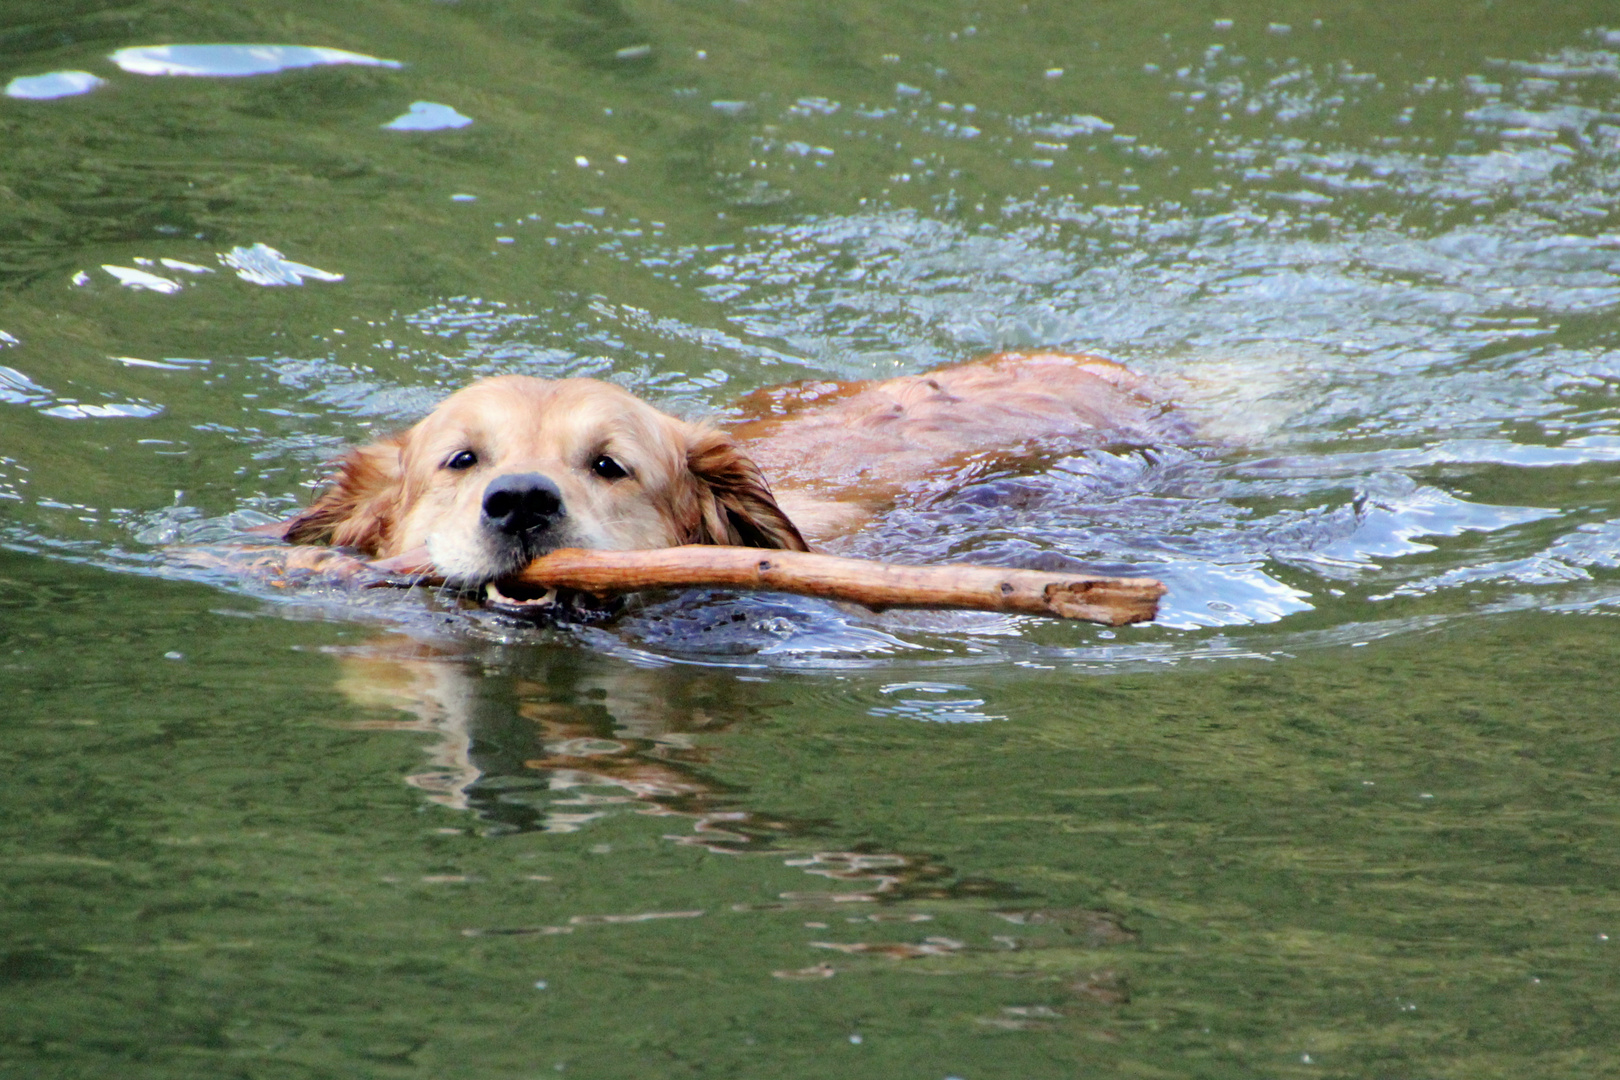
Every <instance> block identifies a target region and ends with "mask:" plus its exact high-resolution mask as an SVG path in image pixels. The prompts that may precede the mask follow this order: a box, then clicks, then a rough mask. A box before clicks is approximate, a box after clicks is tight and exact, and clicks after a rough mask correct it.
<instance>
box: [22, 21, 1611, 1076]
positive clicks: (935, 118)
mask: <svg viewBox="0 0 1620 1080" xmlns="http://www.w3.org/2000/svg"><path fill="white" fill-rule="evenodd" d="M24 7H25V8H29V5H28V4H27V3H25V4H24ZM32 7H33V8H37V10H32V9H31V8H30V10H28V11H27V12H26V17H25V18H22V19H17V20H13V24H14V27H15V28H14V29H11V30H0V79H3V80H6V81H7V85H8V86H9V85H19V84H17V83H15V82H13V80H35V79H39V78H42V77H44V78H58V77H60V76H63V75H68V74H89V75H92V76H93V77H94V78H96V79H101V80H105V85H99V86H98V85H96V84H91V83H85V82H84V81H83V80H79V81H78V82H77V83H75V85H84V86H91V87H93V88H94V91H95V92H94V93H82V94H75V95H69V96H62V97H54V96H48V95H35V94H29V95H25V96H21V97H19V96H17V95H12V96H10V97H7V98H4V99H0V101H3V104H0V126H3V131H4V139H5V142H6V145H7V148H8V149H7V153H6V156H5V159H4V160H3V161H0V221H3V223H4V224H3V229H0V604H4V605H5V615H4V618H3V622H0V689H3V691H4V693H5V695H6V697H7V698H8V700H10V701H12V702H13V705H12V707H11V708H10V709H9V710H7V711H6V713H5V716H6V719H5V721H4V722H5V723H6V724H7V730H8V734H9V736H10V746H11V775H12V782H11V783H10V784H8V785H6V788H5V791H6V795H5V797H6V798H7V799H8V800H10V801H11V804H12V805H11V807H10V813H8V814H7V815H6V820H8V821H10V822H12V823H13V824H12V826H11V827H10V828H9V829H7V830H5V838H6V839H5V842H6V845H7V849H8V857H7V859H6V860H5V862H6V865H7V866H8V867H9V869H8V870H7V871H6V889H7V895H8V902H7V903H6V904H5V905H4V910H5V911H6V912H7V914H6V915H5V916H4V919H5V921H6V924H7V938H6V940H7V945H6V946H5V948H6V950H7V951H6V953H5V956H4V958H3V959H0V972H3V973H4V978H5V980H6V982H5V989H4V990H0V993H4V994H6V995H7V998H8V1001H7V1005H6V1008H5V1010H4V1015H5V1017H6V1020H5V1021H4V1022H3V1023H0V1030H3V1031H4V1032H5V1041H4V1043H3V1044H0V1045H3V1049H0V1062H4V1064H5V1068H6V1069H7V1070H10V1071H15V1072H17V1073H18V1075H57V1076H92V1075H95V1076H102V1075H107V1074H108V1073H110V1072H115V1073H118V1074H119V1075H130V1076H153V1077H169V1076H189V1075H199V1076H204V1075H206V1076H218V1075H221V1074H230V1073H241V1074H242V1075H252V1076H280V1075H288V1076H292V1075H301V1076H309V1075H316V1076H326V1075H331V1076H345V1077H350V1076H394V1075H424V1076H426V1075H431V1076H451V1075H465V1076H476V1077H485V1076H508V1075H511V1076H533V1075H536V1074H537V1073H542V1072H544V1073H550V1072H553V1071H556V1070H561V1071H562V1072H563V1073H564V1074H565V1075H567V1074H583V1075H587V1076H630V1075H658V1076H662V1075H671V1076H673V1075H687V1074H699V1075H701V1074H712V1075H739V1076H741V1075H764V1074H770V1075H784V1076H820V1075H828V1076H834V1075H836V1076H841V1077H842V1076H861V1075H871V1076H885V1077H887V1076H900V1075H906V1076H912V1075H914V1076H923V1077H929V1076H933V1077H944V1076H960V1077H963V1078H964V1080H966V1078H979V1077H1037V1076H1038V1077H1045V1076H1052V1077H1068V1076H1073V1075H1079V1074H1082V1073H1090V1072H1096V1073H1100V1074H1103V1075H1114V1074H1120V1075H1124V1074H1140V1073H1142V1072H1154V1073H1161V1074H1168V1075H1178V1076H1179V1075H1198V1076H1203V1075H1211V1076H1227V1075H1230V1076H1243V1077H1249V1076H1255V1075H1262V1076H1272V1075H1296V1074H1297V1075H1337V1076H1368V1075H1390V1076H1407V1075H1411V1076H1419V1075H1421V1076H1442V1075H1443V1076H1459V1077H1460V1076H1468V1077H1477V1076H1482V1075H1486V1076H1488V1075H1503V1076H1510V1075H1549V1076H1563V1075H1568V1076H1582V1077H1585V1076H1594V1075H1607V1074H1608V1073H1611V1072H1614V1071H1616V1069H1617V1068H1620V1065H1617V1061H1616V1058H1615V1056H1614V1054H1613V1052H1612V1049H1611V1047H1612V1044H1613V1043H1614V1042H1615V1032H1614V1031H1613V1026H1614V1025H1613V1023H1612V1022H1611V1021H1610V1020H1609V1019H1608V1017H1609V1016H1611V1015H1612V1014H1613V1006H1614V1003H1615V1001H1614V999H1615V993H1616V987H1615V982H1614V979H1613V962H1612V958H1611V957H1610V955H1609V952H1608V950H1609V949H1610V948H1612V945H1610V943H1609V935H1611V934H1614V933H1620V925H1616V922H1615V920H1616V899H1615V894H1614V891H1613V887H1612V881H1613V880H1615V878H1616V874H1615V868H1614V866H1613V863H1614V859H1613V858H1612V855H1611V852H1612V851H1613V849H1614V839H1615V838H1614V835H1613V820H1614V816H1615V811H1616V809H1617V807H1616V800H1615V794H1614V792H1613V790H1612V788H1613V784H1612V779H1613V776H1614V769H1615V760H1614V753H1613V748H1614V738H1613V732H1612V730H1611V727H1612V722H1611V714H1612V708H1611V707H1610V704H1609V703H1610V702H1611V701H1612V700H1613V698H1614V692H1613V688H1614V686H1615V681H1614V675H1613V667H1614V661H1615V655H1616V648H1615V645H1614V634H1613V629H1612V627H1613V623H1612V619H1613V618H1614V616H1615V615H1616V614H1617V611H1620V574H1617V568H1620V493H1617V486H1616V479H1617V474H1616V460H1617V458H1620V428H1617V424H1620V409H1617V407H1616V396H1615V395H1616V387H1617V386H1620V368H1617V361H1620V348H1617V344H1616V335H1617V332H1620V322H1617V318H1616V305H1617V303H1620V274H1617V270H1620V233H1617V231H1616V230H1617V202H1620V81H1617V73H1620V25H1617V23H1616V21H1615V18H1614V15H1613V13H1612V12H1611V11H1608V10H1607V8H1606V7H1605V6H1603V5H1597V4H1571V5H1562V6H1560V7H1559V8H1558V9H1557V10H1556V11H1552V12H1549V11H1548V10H1546V9H1545V8H1543V7H1539V6H1534V5H1513V4H1509V5H1501V4H1498V5H1495V6H1493V7H1491V8H1490V9H1488V10H1487V11H1485V12H1484V13H1483V14H1481V13H1479V12H1474V11H1472V10H1471V9H1470V10H1469V11H1468V12H1464V11H1463V9H1461V8H1459V7H1458V6H1457V5H1454V4H1445V3H1433V2H1431V3H1423V4H1417V5H1407V6H1405V7H1404V8H1402V9H1401V10H1400V11H1398V12H1387V11H1381V12H1379V13H1377V15H1376V18H1375V17H1374V16H1373V14H1371V13H1369V14H1367V15H1365V16H1363V15H1360V14H1354V13H1345V12H1338V13H1335V12H1328V11H1323V10H1318V9H1312V8H1309V7H1305V6H1299V5H1285V6H1284V7H1282V8H1278V7H1275V6H1272V7H1265V8H1261V7H1258V6H1254V5H1247V6H1245V5H1241V4H1240V5H1237V6H1232V5H1228V6H1227V7H1225V8H1220V9H1207V8H1204V7H1198V6H1196V5H1158V6H1153V7H1149V8H1140V7H1138V8H1133V9H1130V10H1128V11H1127V10H1123V9H1122V10H1119V11H1115V10H1113V9H1111V8H1096V9H1086V10H1084V11H1073V10H1069V9H1066V8H1059V7H1051V8H1043V7H1041V6H1039V5H1030V6H1028V7H1024V6H1020V5H996V6H991V7H979V8H973V9H967V8H959V7H950V6H947V5H939V4H922V5H913V6H911V7H908V8H904V9H894V8H892V7H883V6H877V7H868V6H862V5H860V4H843V5H834V6H832V7H828V6H825V5H823V6H821V7H819V8H816V9H815V10H814V11H812V10H810V9H804V10H791V11H788V10H776V9H771V10H763V9H759V8H753V7H740V8H736V7H732V8H723V9H722V8H712V9H709V8H687V7H682V8H680V9H679V10H675V9H673V8H672V9H670V10H668V11H665V10H663V9H661V8H656V7H633V6H632V7H620V6H616V5H610V6H607V7H601V6H588V7H587V6H579V7H559V8H554V9H553V8H533V7H531V6H528V5H517V4H505V3H494V2H491V3H473V2H471V0H466V2H463V3H460V4H454V5H440V4H435V5H428V6H425V7H424V6H422V5H412V4H401V3H391V2H382V0H378V2H373V3H368V4H364V5H360V6H357V7H353V8H352V9H346V10H344V11H334V10H331V8H330V5H326V6H321V5H303V4H293V5H282V6H281V12H282V14H280V15H276V16H274V17H273V16H271V15H269V14H265V13H257V12H255V11H240V12H238V11H231V12H222V11H216V10H214V9H213V8H210V7H208V6H206V5H180V6H178V7H175V6H173V5H170V6H168V7H164V8H162V9H161V10H159V8H158V7H156V6H148V5H137V6H135V7H133V8H129V9H128V10H127V11H126V10H125V9H123V8H120V9H119V11H120V14H119V16H118V17H117V18H113V17H112V9H110V8H108V9H105V10H103V9H102V7H100V6H98V5H94V4H92V5H78V6H74V7H71V8H62V7H61V6H59V5H58V6H49V5H38V4H35V5H33V6H32ZM199 49H200V50H202V51H200V52H199V51H197V50H199ZM187 50H189V51H187ZM384 57H386V58H389V59H388V60H387V61H382V60H381V59H380V58H384ZM120 58H122V59H120ZM311 58H314V59H311ZM334 58H338V59H334ZM343 58H351V59H343ZM157 60H163V62H164V63H167V64H170V68H165V69H164V70H162V71H159V70H158V69H159V67H162V65H161V64H157ZM272 61H273V62H272ZM176 64H178V65H181V67H186V66H187V65H189V67H186V70H181V67H175V66H174V65H176ZM255 64H257V65H258V66H257V67H255V66H254V65H255ZM154 65H156V66H154ZM244 65H245V66H244ZM193 69H195V70H193ZM205 69H206V70H205ZM163 74H169V75H174V74H184V75H193V76H199V77H186V78H166V77H156V76H161V75H163ZM210 75H213V76H231V77H218V78H211V77H207V76H210ZM20 85H22V86H23V87H25V88H27V87H31V86H35V85H37V86H41V87H49V86H54V85H55V84H53V83H31V82H26V81H25V82H22V83H21V84H20ZM468 120H471V121H472V122H471V123H464V121H468ZM452 123H454V124H456V125H459V126H451V124H452ZM402 127H403V128H404V130H400V129H401V128H402ZM1006 348H1060V349H1071V350H1076V351H1095V352H1099V353H1102V354H1104V355H1107V356H1110V357H1112V358H1114V359H1117V360H1119V361H1121V362H1124V363H1126V364H1129V365H1130V366H1132V367H1133V368H1136V369H1138V370H1141V371H1143V372H1145V373H1147V374H1149V375H1150V376H1152V377H1154V378H1155V379H1157V380H1160V381H1161V382H1162V383H1163V384H1164V385H1165V386H1166V387H1168V388H1169V389H1168V392H1169V393H1170V394H1171V395H1173V396H1174V397H1175V399H1176V400H1177V401H1178V402H1179V408H1180V410H1181V414H1182V415H1183V416H1184V417H1185V418H1186V419H1187V422H1188V426H1189V429H1190V430H1189V434H1188V437H1187V438H1186V439H1184V440H1177V441H1176V442H1174V443H1171V444H1166V445H1158V446H1146V447H1143V446H1119V447H1113V448H1110V449H1107V450H1098V451H1089V452H1085V453H1066V454H1065V453H1059V454H1054V455H1052V456H1051V457H1050V458H1048V459H1043V460H1039V461H1033V462H1028V461H1026V462H1022V463H1019V464H1018V465H1017V466H1016V467H1014V466H1009V467H1007V468H1005V469H997V470H989V471H985V472H982V473H980V474H978V475H976V476H974V477H972V478H971V480H970V481H968V482H966V483H957V484H952V485H941V486H939V487H937V488H933V489H930V490H928V491H925V492H923V493H920V494H919V495H918V496H917V497H915V498H912V499H909V500H908V501H907V502H906V503H905V504H903V505H902V506H901V507H899V508H897V509H896V511H895V512H894V513H892V514H890V515H887V516H886V517H885V518H883V519H882V520H881V521H880V522H879V523H878V524H877V525H876V526H875V527H874V528H872V529H871V530H868V531H867V532H865V533H863V534H861V535H860V536H858V537H855V538H851V539H850V540H848V541H846V542H844V543H843V544H842V546H841V550H845V551H848V552H851V553H856V554H870V555H876V556H882V557H890V558H902V559H911V560H949V559H974V560H979V561H990V562H1004V563H1009V564H1017V565H1029V566H1040V567H1049V568H1071V567H1073V568H1078V567H1088V568H1096V569H1099V570H1104V571H1107V572H1121V573H1146V574H1152V575H1155V576H1158V577H1161V578H1163V579H1164V580H1165V581H1166V582H1167V583H1168V584H1169V585H1170V587H1171V593H1170V595H1169V597H1168V598H1167V602H1166V605H1165V609H1164V615H1163V617H1162V618H1161V620H1160V622H1159V623H1158V624H1157V625H1155V626H1150V627H1133V628H1127V629H1122V630H1117V631H1108V630H1103V629H1101V628H1096V627H1087V626H1077V625H1068V624H1056V623H1052V622H1046V621H1041V620H1033V619H1003V618H994V617H988V616H973V615H942V614H926V615H920V614H912V615H897V614H892V615H886V616H875V615H861V614H857V613H853V612H850V611H846V610H843V609H839V608H835V607H833V606H830V605H825V604H820V603H817V602H812V601H806V600H795V599H790V598H781V597H738V596H732V595H726V594H714V593H693V594H684V595H676V596H652V597H648V598H646V599H645V600H643V601H641V602H639V603H638V604H636V605H634V606H633V607H632V609H631V610H630V611H629V612H627V614H626V615H625V617H623V618H621V619H619V620H617V621H615V622H611V623H607V624H596V625H588V626H578V627H556V628H539V629H536V628H532V627H525V626H521V625H516V624H512V623H509V622H505V621H503V620H501V619H499V618H496V617H494V616H492V615H489V614H487V613H482V612H478V611H471V610H465V609H463V608H461V607H459V606H458V605H456V604H454V603H453V602H452V601H450V600H448V599H447V598H444V597H437V596H434V595H432V594H430V593H425V592H400V593H389V592H378V591H371V592H364V593H355V592H352V591H346V590H343V589H340V588H336V587H333V586H332V585H331V584H330V583H327V582H323V581H320V580H318V579H310V580H283V579H267V578H266V577H265V576H263V575H259V576H254V575H245V576H244V575H241V574H239V573H236V572H234V571H233V570H232V569H231V568H230V567H229V566H221V565H219V564H218V563H216V562H210V561H208V560H206V559H199V558H197V557H196V552H197V551H198V550H199V549H203V548H208V547H209V546H210V545H220V544H229V543H231V542H232V541H233V540H235V539H237V538H239V537H240V535H241V530H242V529H244V528H246V527H249V526H251V525H253V524H256V523H261V522H264V521H268V520H272V519H274V518H277V517H280V516H284V515H285V514H286V513H288V512H289V511H290V510H291V509H292V508H294V507H296V506H298V505H300V504H302V503H303V502H305V501H306V500H307V498H308V494H309V490H310V485H311V484H312V483H313V482H314V481H315V480H316V479H317V478H318V477H319V475H320V473H321V468H322V463H323V462H325V461H326V460H328V459H329V458H330V457H331V456H332V455H333V454H334V453H335V452H337V451H338V450H339V449H340V448H341V447H343V446H345V445H349V444H352V443H354V442H356V441H360V440H364V439H366V438H369V437H372V436H373V435H375V434H377V433H379V432H382V431H385V430H389V429H391V428H393V427H396V426H400V425H403V424H407V423H409V422H411V421H413V420H414V419H416V418H417V417H419V416H420V415H422V413H423V412H424V411H425V410H426V409H427V408H429V407H430V406H431V404H432V403H433V402H434V401H436V400H437V399H438V398H440V397H442V396H443V395H444V394H445V393H446V392H448V391H449V390H450V389H452V388H454V387H456V386H459V385H462V384H464V383H465V382H466V381H468V380H469V379H471V378H474V377H476V376H478V375H482V374H490V373H495V372H525V373H529V374H537V375H548V376H554V375H594V376H598V377H604V378H611V379H613V380H615V381H617V382H620V383H622V384H623V385H626V386H628V387H630V388H631V389H634V390H636V391H637V392H639V393H641V394H643V395H644V396H646V397H648V398H649V399H651V400H653V401H655V402H657V403H659V404H660V405H662V406H664V407H666V408H668V409H670V410H672V411H675V412H677V413H680V414H682V415H686V416H691V417H713V418H716V419H718V420H720V421H722V422H723V421H724V420H725V419H726V418H727V417H728V416H729V415H732V413H731V412H730V410H731V408H732V402H734V401H735V400H736V399H737V398H738V397H739V396H740V395H741V394H743V393H744V392H746V391H748V390H751V389H754V388H756V387H759V386H767V385H772V384H775V383H778V382H782V381H786V380H792V379H799V378H805V377H819V378H828V377H833V378H856V377H873V376H883V375H889V374H894V373H902V372H915V371H921V370H925V369H926V368H928V367H929V366H932V365H936V364H943V363H953V362H959V361H961V360H964V359H967V358H969V357H971V356H973V355H976V354H978V353H981V352H985V351H989V350H995V349H1006ZM542 984H543V985H542Z"/></svg>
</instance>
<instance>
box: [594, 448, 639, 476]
mask: <svg viewBox="0 0 1620 1080" xmlns="http://www.w3.org/2000/svg"><path fill="white" fill-rule="evenodd" d="M591 472H593V473H595V474H596V475H597V476H600V477H601V478H602V479H604V480H623V479H624V478H625V477H627V476H629V475H630V474H629V473H628V472H626V471H625V468H624V466H623V465H620V464H619V463H618V462H617V461H614V460H613V459H612V458H610V457H608V456H607V455H606V454H597V455H596V459H595V460H594V461H592V462H591Z"/></svg>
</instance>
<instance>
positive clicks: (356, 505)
mask: <svg viewBox="0 0 1620 1080" xmlns="http://www.w3.org/2000/svg"><path fill="white" fill-rule="evenodd" d="M404 445H405V436H404V434H403V433H401V434H398V435H390V436H389V437H388V438H386V439H383V440H382V441H381V442H375V443H372V444H371V445H369V446H362V447H360V448H359V449H357V450H351V451H350V452H349V454H348V456H347V457H345V458H344V459H343V461H342V463H341V464H340V465H339V466H338V471H337V472H336V473H335V474H334V475H333V476H332V478H331V486H330V487H328V488H327V489H326V490H325V491H324V492H322V493H321V496H320V498H318V499H316V500H315V502H314V504H313V505H312V506H310V508H309V509H308V510H305V511H304V512H303V513H301V514H299V515H298V516H297V517H295V518H293V519H292V521H290V522H288V523H287V527H286V532H285V534H284V535H285V537H286V539H287V540H288V541H289V542H291V543H294V544H334V545H336V546H339V547H352V548H357V549H359V550H360V551H363V552H365V553H366V554H367V555H376V554H377V553H378V552H379V551H381V550H382V548H383V545H384V544H386V543H387V541H388V537H389V534H390V533H391V532H392V531H393V528H394V521H395V518H396V517H397V516H398V514H399V508H400V505H401V503H402V501H403V495H404V478H405V470H404V466H403V464H402V462H401V461H400V452H401V451H402V450H403V449H404Z"/></svg>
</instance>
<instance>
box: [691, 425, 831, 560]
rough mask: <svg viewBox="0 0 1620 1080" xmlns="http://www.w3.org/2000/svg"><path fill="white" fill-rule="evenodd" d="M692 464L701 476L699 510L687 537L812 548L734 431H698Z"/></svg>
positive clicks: (693, 471)
mask: <svg viewBox="0 0 1620 1080" xmlns="http://www.w3.org/2000/svg"><path fill="white" fill-rule="evenodd" d="M686 466H687V468H688V469H689V470H690V471H691V474H692V477H693V478H694V479H695V480H696V481H697V486H698V510H699V513H698V518H697V521H696V523H695V525H694V526H693V527H692V529H691V532H690V535H688V536H686V537H683V538H682V539H683V542H684V543H688V544H731V545H735V546H738V547H757V548H776V549H779V550H785V551H809V550H810V546H809V545H808V544H806V543H805V542H804V537H803V536H800V535H799V529H798V526H796V525H794V524H793V522H792V521H790V520H788V516H787V515H786V514H784V513H783V512H782V508H781V507H780V506H777V505H776V499H775V498H773V497H772V496H771V489H770V485H768V484H766V483H765V477H764V476H763V475H762V474H761V473H760V471H759V466H757V465H755V464H754V463H753V461H752V460H750V459H749V457H748V456H747V455H746V454H744V453H743V452H742V451H741V450H739V449H738V448H737V444H736V443H734V442H732V440H731V437H730V436H729V435H725V434H723V433H721V432H718V431H709V430H698V431H695V432H693V434H692V436H691V438H690V439H689V440H688V443H687V452H686Z"/></svg>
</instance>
